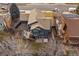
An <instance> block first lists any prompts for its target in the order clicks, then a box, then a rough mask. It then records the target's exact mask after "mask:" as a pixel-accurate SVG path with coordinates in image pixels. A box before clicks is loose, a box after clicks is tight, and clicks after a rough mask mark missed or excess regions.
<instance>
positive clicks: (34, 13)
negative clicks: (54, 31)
mask: <svg viewBox="0 0 79 59" xmlns="http://www.w3.org/2000/svg"><path fill="white" fill-rule="evenodd" d="M38 12H40V11H39V10H38V9H33V10H32V11H31V13H30V15H29V19H28V24H31V23H34V22H37V15H38Z"/></svg>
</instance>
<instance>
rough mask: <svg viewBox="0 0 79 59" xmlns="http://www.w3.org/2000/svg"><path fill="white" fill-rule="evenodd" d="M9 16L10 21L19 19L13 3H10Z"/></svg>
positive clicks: (17, 9)
mask: <svg viewBox="0 0 79 59" xmlns="http://www.w3.org/2000/svg"><path fill="white" fill-rule="evenodd" d="M10 14H11V18H12V20H16V18H19V17H20V12H19V8H18V7H17V5H16V4H15V3H12V4H11V6H10Z"/></svg>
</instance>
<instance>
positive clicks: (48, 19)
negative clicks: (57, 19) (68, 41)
mask: <svg viewBox="0 0 79 59" xmlns="http://www.w3.org/2000/svg"><path fill="white" fill-rule="evenodd" d="M47 14H48V13H47ZM53 19H54V18H53V16H51V15H46V13H45V12H42V11H41V10H39V9H33V10H32V11H31V14H30V15H29V20H28V25H29V26H30V31H31V32H32V35H33V36H34V37H40V38H41V37H42V38H47V37H48V35H49V33H50V31H51V26H53V24H52V23H53Z"/></svg>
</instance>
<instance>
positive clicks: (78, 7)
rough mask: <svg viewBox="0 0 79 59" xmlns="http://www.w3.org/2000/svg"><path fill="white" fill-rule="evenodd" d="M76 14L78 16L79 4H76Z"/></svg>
mask: <svg viewBox="0 0 79 59" xmlns="http://www.w3.org/2000/svg"><path fill="white" fill-rule="evenodd" d="M76 14H79V4H78V6H77V8H76Z"/></svg>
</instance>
